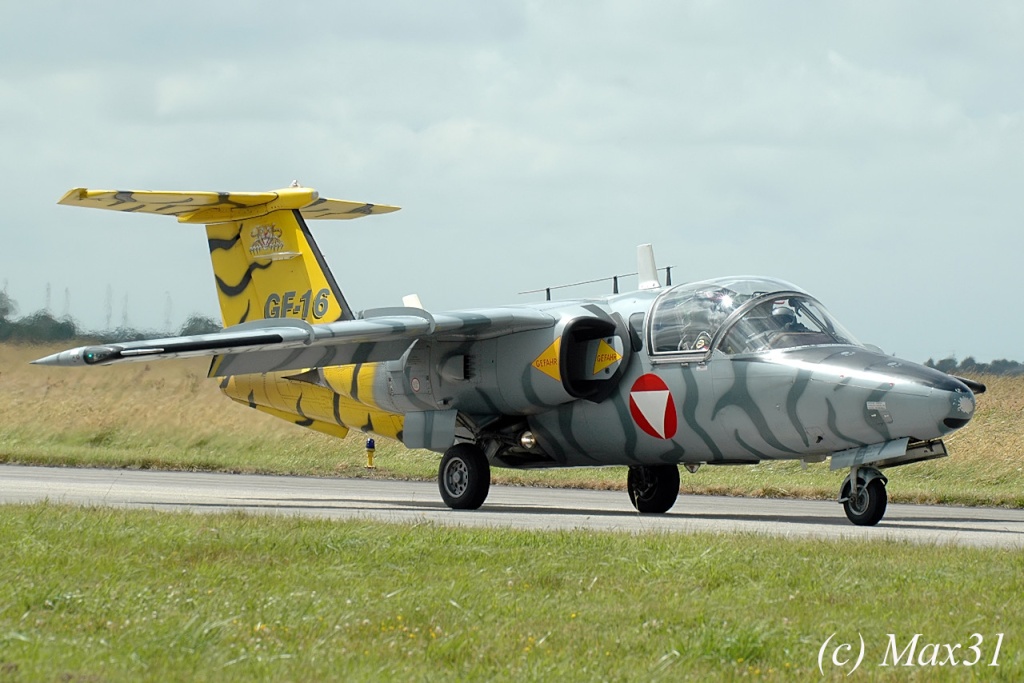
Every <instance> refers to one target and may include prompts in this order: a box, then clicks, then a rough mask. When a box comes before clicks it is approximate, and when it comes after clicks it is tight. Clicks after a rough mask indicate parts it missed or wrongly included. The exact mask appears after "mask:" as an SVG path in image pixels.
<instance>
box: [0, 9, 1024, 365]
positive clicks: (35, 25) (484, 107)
mask: <svg viewBox="0 0 1024 683" xmlns="http://www.w3.org/2000/svg"><path fill="white" fill-rule="evenodd" d="M0 45H2V46H3V47H2V49H0V60H2V61H0V136H2V152H3V153H2V155H0V174H2V180H3V184H4V186H5V187H6V188H7V190H6V192H5V194H6V197H7V205H6V209H5V211H4V212H3V219H2V220H3V222H2V228H0V231H2V232H0V235H2V242H0V278H2V279H3V280H4V281H6V282H7V291H8V294H9V295H10V296H11V297H13V298H14V299H15V300H16V302H17V303H18V307H19V313H21V314H25V313H30V312H32V311H34V310H36V309H39V308H42V307H43V306H44V303H45V292H46V289H47V287H48V286H49V288H50V291H51V310H52V311H53V312H54V314H56V315H60V314H62V313H63V312H64V310H65V307H66V305H67V302H68V300H69V301H70V312H71V314H72V315H73V316H74V317H76V318H77V319H78V320H79V321H80V322H81V323H83V324H84V325H85V326H87V327H92V328H96V327H102V326H103V325H104V324H105V322H106V318H107V315H108V310H109V311H110V313H111V315H112V318H113V324H115V325H116V324H119V323H120V322H121V318H122V314H123V310H124V307H125V303H126V302H127V311H128V319H129V322H130V323H131V324H133V325H135V326H139V327H162V326H163V324H164V321H165V319H166V318H167V317H168V308H170V318H171V320H172V322H173V324H174V325H175V326H178V325H180V324H181V322H182V321H183V320H184V318H185V317H186V316H187V315H188V314H189V313H192V312H201V313H205V314H207V315H211V316H213V317H218V318H219V313H218V308H217V302H216V295H215V291H214V285H213V276H212V271H211V268H210V265H209V255H208V249H207V246H206V241H205V235H204V231H203V229H202V228H201V227H200V226H189V225H180V224H178V223H176V222H175V221H173V220H172V219H167V218H160V217H148V216H140V215H119V214H115V213H111V212H105V211H90V210H87V209H74V208H68V207H62V206H57V205H56V201H57V200H58V199H59V198H60V197H61V195H62V194H63V193H64V192H65V191H67V190H68V189H70V188H72V187H79V186H85V187H93V188H101V189H162V190H240V191H254V190H270V189H275V188H278V187H284V186H287V185H288V184H289V183H290V182H291V181H292V180H298V181H300V182H301V183H302V184H304V185H307V186H310V187H315V188H317V189H318V190H319V191H320V193H321V195H322V196H326V197H333V198H338V199H352V200H358V201H367V202H375V203H390V204H397V205H399V206H401V207H403V210H402V211H400V212H398V213H396V214H390V215H386V216H379V217H375V216H372V217H369V218H365V219H360V220H358V221H351V222H340V221H318V222H315V223H313V224H312V227H313V230H314V234H315V236H316V237H317V239H318V241H319V243H320V246H321V248H322V249H323V251H324V253H325V255H326V257H327V259H328V261H329V263H330V264H331V265H332V269H333V272H334V274H335V276H336V278H337V280H338V281H339V283H340V284H341V286H342V288H343V289H344V291H345V293H346V296H347V297H348V299H349V302H350V303H351V304H352V305H353V307H355V308H357V309H362V308H373V307H379V306H391V305H398V304H399V303H400V299H401V297H402V295H404V294H408V293H411V292H416V293H418V294H419V295H420V297H421V299H422V300H423V302H424V305H425V306H426V307H427V308H428V309H430V310H434V311H441V310H451V309H455V308H465V307H480V306H488V305H499V304H508V303H529V302H530V301H533V300H536V299H537V297H536V295H532V296H521V295H518V294H517V292H519V291H521V290H526V289H533V288H537V287H543V286H546V285H555V284H561V283H565V282H572V281H576V280H586V279H591V278H596V277H602V276H605V275H612V274H616V273H626V272H633V271H634V270H635V268H636V256H635V247H636V245H637V244H640V243H643V242H653V243H654V246H655V252H656V256H657V260H658V264H659V265H660V266H665V265H672V266H674V267H675V268H674V272H673V275H674V279H675V280H676V281H677V282H680V281H684V280H697V279H704V278H708V277H715V276H721V275H729V274H741V273H745V274H762V275H772V276H776V277H780V278H783V279H786V280H789V281H791V282H795V283H797V284H798V285H800V286H801V287H803V288H805V289H807V290H809V291H810V292H812V293H813V294H814V295H815V296H817V297H818V298H819V299H820V300H821V301H822V302H823V303H824V304H825V305H826V306H827V307H828V308H829V309H830V310H832V312H833V313H834V314H835V315H836V316H837V317H838V318H839V319H840V320H842V321H843V322H844V324H845V325H846V326H847V327H848V328H849V329H850V330H851V331H852V332H854V334H856V335H857V336H859V337H860V338H861V339H862V340H863V341H866V342H870V343H874V344H877V345H879V346H881V347H882V348H884V349H885V350H886V351H888V352H890V353H895V354H897V355H899V356H901V357H905V358H910V359H913V360H918V361H923V360H925V359H927V358H929V357H933V358H936V359H938V358H941V357H945V356H948V355H951V354H956V355H957V356H958V357H959V358H963V357H964V356H967V355H974V356H975V357H976V358H977V359H978V360H985V361H988V360H993V359H995V358H1011V359H1015V360H1022V361H1024V341H1022V339H1024V314H1022V313H1024V306H1022V303H1021V301H1022V293H1024V263H1022V258H1024V226H1022V221H1024V82H1022V81H1024V4H1021V3H1020V2H1017V1H1008V2H988V3H985V2H981V3H963V2H936V1H934V0H928V1H926V2H903V3H900V2H888V1H886V2H864V1H857V2H821V1H818V0H815V1H808V2H771V3H768V2H760V1H758V2H711V1H705V2H677V1H672V2H668V1H666V2H643V1H637V0H614V1H608V2H591V1H588V2H583V1H579V2H573V1H561V2H554V1H552V2H521V1H513V0H488V1H487V2H481V1H480V0H465V1H462V0H440V1H438V0H434V1H432V2H421V1H419V0H404V1H402V0H395V1H388V0H376V1H375V2H372V3H368V2H358V3H357V2H338V1H331V2H328V1H323V2H295V1H292V2H287V3H284V2H165V3H128V2H103V1H102V0H100V1H96V2H91V3H78V2H42V1H34V2H18V3H14V2H4V3H3V19H2V21H0ZM66 292H67V293H69V295H66ZM108 292H109V295H108ZM601 293H604V288H603V287H596V288H595V287H590V288H582V289H580V290H578V294H579V295H594V294H601ZM108 302H109V303H108Z"/></svg>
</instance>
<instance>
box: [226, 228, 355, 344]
mask: <svg viewBox="0 0 1024 683" xmlns="http://www.w3.org/2000/svg"><path fill="white" fill-rule="evenodd" d="M206 234H207V241H208V243H209V245H210V259H211V260H212V262H213V275H214V281H215V282H216V285H217V298H218V300H219V301H220V309H221V316H222V317H223V319H224V325H225V326H226V327H230V326H231V325H239V324H241V323H244V322H248V321H250V320H256V319H264V318H299V319H301V320H305V321H307V322H309V323H312V324H317V323H328V322H334V321H337V320H351V319H352V317H353V316H352V312H351V311H350V310H349V308H348V303H347V302H346V301H345V299H344V297H343V296H342V294H341V290H340V289H339V288H338V285H337V283H335V282H334V278H333V277H332V276H331V275H330V272H329V271H327V270H325V268H324V263H323V257H322V256H321V255H320V252H319V249H317V248H316V245H315V242H313V241H312V240H311V238H310V235H309V228H307V227H306V223H305V221H304V220H303V219H302V215H301V214H300V213H299V212H298V211H295V210H291V211H274V212H272V213H269V214H267V215H265V216H260V217H258V218H254V219H250V220H244V221H234V222H230V223H216V224H213V225H208V226H207V228H206Z"/></svg>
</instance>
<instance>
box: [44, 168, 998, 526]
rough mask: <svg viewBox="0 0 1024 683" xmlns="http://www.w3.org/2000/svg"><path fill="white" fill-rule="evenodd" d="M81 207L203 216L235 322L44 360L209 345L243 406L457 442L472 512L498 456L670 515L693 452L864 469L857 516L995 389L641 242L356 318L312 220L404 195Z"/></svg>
mask: <svg viewBox="0 0 1024 683" xmlns="http://www.w3.org/2000/svg"><path fill="white" fill-rule="evenodd" d="M59 203H60V204H64V205H70V206H84V207H94V208H102V209H111V210H115V211H124V212H141V213H152V214H160V215H167V216H174V217H176V218H177V220H178V221H179V222H181V223H196V224H202V225H205V226H206V236H207V241H208V243H209V249H210V258H211V260H212V263H213V276H214V281H215V284H216V290H217V296H218V298H219V302H220V307H221V314H222V316H223V321H224V326H225V328H224V330H223V331H221V332H219V333H214V334H201V335H195V336H185V337H170V338H165V339H152V340H147V341H137V342H127V343H116V344H99V345H92V346H85V347H80V348H76V349H71V350H68V351H63V352H60V353H56V354H54V355H51V356H48V357H46V358H42V359H39V360H37V361H35V362H36V363H40V364H46V365H68V366H74V365H109V364H113V363H120V362H130V361H151V360H156V359H163V358H183V357H190V356H210V357H212V361H211V365H210V369H209V376H210V377H213V378H217V379H218V380H219V382H220V388H221V390H222V391H223V392H224V393H225V394H227V395H228V396H229V397H230V398H232V399H233V400H235V401H237V402H239V403H242V404H244V405H248V406H250V407H252V408H255V409H257V410H260V411H263V412H265V413H268V414H270V415H273V416H275V417H278V418H282V419H285V420H288V421H290V422H293V423H295V424H297V425H301V426H304V427H308V428H310V429H314V430H318V431H321V432H325V433H327V434H332V435H335V436H339V437H344V436H345V435H346V434H347V433H348V432H349V430H350V429H358V430H361V431H363V432H367V433H373V434H378V435H382V436H386V437H391V438H394V439H397V440H399V441H401V442H402V443H404V444H405V445H406V446H407V447H409V448H424V449H430V450H432V451H437V452H439V453H443V456H442V457H441V460H440V466H439V470H438V488H439V490H440V494H441V498H442V499H443V500H444V502H445V503H446V504H447V505H448V506H449V507H451V508H455V509H476V508H479V507H480V506H481V505H482V504H483V503H484V501H485V499H486V498H487V494H488V489H489V486H490V468H491V467H492V466H494V467H508V468H544V467H576V466H602V465H626V466H628V473H627V489H628V493H629V498H630V500H631V502H632V504H633V506H634V507H635V508H636V509H637V510H638V511H639V512H643V513H664V512H667V511H668V510H669V509H670V508H671V507H672V506H673V505H674V503H675V501H676V498H677V496H678V493H679V465H682V466H683V467H685V468H686V469H687V470H688V471H689V472H691V473H692V472H696V471H697V469H698V468H699V467H701V466H702V465H746V464H753V463H758V462H761V461H763V460H783V459H796V460H802V461H804V462H822V461H824V460H825V459H826V458H831V465H830V466H831V468H832V469H834V470H835V469H848V470H849V474H848V475H847V476H846V478H845V480H844V481H843V482H842V485H841V486H840V489H839V496H838V500H839V502H840V503H842V505H843V506H844V509H845V512H846V515H847V517H848V518H849V519H850V521H852V522H853V523H854V524H858V525H874V524H877V523H878V522H879V520H881V519H882V516H883V515H884V513H885V509H886V503H887V494H886V488H885V487H886V483H887V481H888V480H887V478H886V476H885V475H884V474H883V473H882V470H883V469H885V468H889V467H894V466H897V465H904V464H907V463H913V462H918V461H922V460H928V459H931V458H939V457H943V456H945V455H947V452H946V449H945V446H944V445H943V441H942V438H943V437H944V436H946V435H948V434H950V433H952V432H954V431H956V430H958V429H960V428H962V427H963V426H964V425H966V424H967V423H968V422H969V421H970V419H971V417H972V416H973V415H974V410H975V394H978V393H981V392H982V391H984V386H983V385H981V384H979V383H976V382H972V381H969V380H966V379H961V378H956V377H952V376H949V375H947V374H945V373H942V372H939V371H937V370H934V369H931V368H927V367H924V366H921V365H918V364H916V363H912V362H909V361H906V360H901V359H898V358H894V357H892V356H889V355H886V354H885V353H883V352H882V351H881V350H880V349H878V348H877V347H873V346H869V345H865V344H863V343H861V342H859V341H858V340H857V339H856V338H855V337H854V336H853V334H851V333H850V332H849V331H847V330H846V328H844V327H843V326H842V325H841V324H840V323H839V321H837V320H836V319H835V318H834V317H833V316H832V315H831V314H830V313H829V312H828V311H827V310H826V308H825V307H824V306H823V305H822V304H821V303H820V302H819V301H817V300H816V299H815V298H814V297H813V296H811V294H809V293H808V292H806V291H804V290H803V289H800V288H799V287H797V286H795V285H792V284H789V283H787V282H784V281H782V280H777V279H772V278H767V277H752V276H739V277H722V278H716V279H711V280H704V281H701V282H690V283H686V284H681V285H676V286H669V285H668V284H665V285H663V284H662V283H661V282H660V281H659V271H658V269H657V268H656V267H655V264H654V257H653V251H651V250H650V249H649V245H642V246H641V248H640V250H639V258H638V261H639V264H638V265H639V268H638V271H639V273H638V277H639V289H638V290H637V291H633V292H628V293H616V294H612V295H610V296H605V297H601V298H580V299H573V300H564V301H550V300H548V301H545V302H543V303H535V304H529V305H509V306H499V307H495V308H486V309H476V310H459V311H452V312H445V313H430V312H427V311H426V310H424V309H423V308H422V307H419V306H403V307H392V308H378V309H371V310H364V311H362V312H360V313H358V314H357V313H356V312H355V311H354V310H353V309H352V308H351V307H350V306H349V304H348V302H347V301H346V299H345V297H344V295H343V293H342V291H341V289H340V288H339V286H338V284H337V282H336V281H335V279H334V277H333V276H332V274H331V272H330V270H329V269H328V267H327V264H326V262H325V261H324V258H323V255H322V254H321V252H320V250H319V248H318V247H317V245H316V243H315V242H314V240H313V237H312V235H311V233H310V230H309V228H308V226H307V221H309V220H318V219H351V218H359V217H363V216H368V215H376V214H382V213H389V212H391V211H395V210H397V208H398V207H394V206H385V205H378V204H366V203H361V202H348V201H340V200H334V199H325V198H321V197H319V195H318V194H317V192H316V191H315V190H313V189H311V188H306V187H299V186H297V185H296V184H293V185H292V187H289V188H285V189H281V190H276V191H273V192H254V193H239V192H230V193H224V192H222V193H217V192H154V191H106V190H89V189H84V188H77V189H73V190H71V191H69V192H68V193H67V194H65V195H64V197H63V198H62V199H61V200H60V201H59Z"/></svg>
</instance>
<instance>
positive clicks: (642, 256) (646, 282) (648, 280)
mask: <svg viewBox="0 0 1024 683" xmlns="http://www.w3.org/2000/svg"><path fill="white" fill-rule="evenodd" d="M636 272H637V280H638V281H639V284H640V289H658V288H659V287H661V280H659V279H658V266H657V265H656V264H655V263H654V247H653V246H652V245H650V244H641V245H639V246H638V247H637V248H636Z"/></svg>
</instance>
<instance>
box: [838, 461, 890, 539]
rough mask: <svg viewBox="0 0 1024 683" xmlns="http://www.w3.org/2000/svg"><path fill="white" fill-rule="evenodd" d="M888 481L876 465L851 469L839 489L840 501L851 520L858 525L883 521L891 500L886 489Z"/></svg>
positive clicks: (871, 524)
mask: <svg viewBox="0 0 1024 683" xmlns="http://www.w3.org/2000/svg"><path fill="white" fill-rule="evenodd" d="M888 482H889V480H888V479H886V478H885V475H884V474H882V473H881V472H879V471H878V470H876V469H875V468H874V467H853V468H851V469H850V474H849V475H847V477H846V480H845V481H843V485H842V487H841V488H840V489H839V502H840V503H842V504H843V510H845V511H846V516H847V517H848V518H849V520H850V521H851V522H853V523H854V524H856V525H857V526H874V525H876V524H878V522H880V521H881V519H882V517H883V516H884V515H885V508H886V505H888V502H889V499H888V495H887V494H886V491H885V485H886V484H887V483H888ZM854 483H856V486H854Z"/></svg>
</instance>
